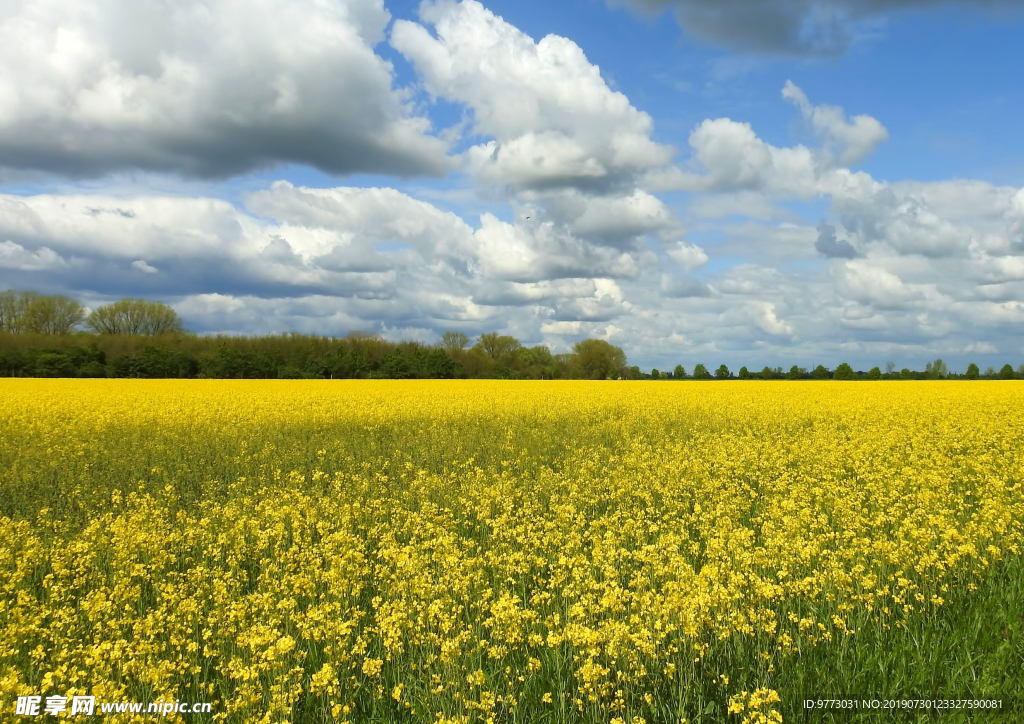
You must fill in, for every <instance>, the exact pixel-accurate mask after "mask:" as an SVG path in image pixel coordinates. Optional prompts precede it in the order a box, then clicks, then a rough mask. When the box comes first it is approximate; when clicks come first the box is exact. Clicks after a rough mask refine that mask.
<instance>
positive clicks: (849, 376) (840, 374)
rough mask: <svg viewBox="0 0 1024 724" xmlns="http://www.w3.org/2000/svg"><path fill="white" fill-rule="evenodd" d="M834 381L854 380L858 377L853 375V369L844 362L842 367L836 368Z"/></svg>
mask: <svg viewBox="0 0 1024 724" xmlns="http://www.w3.org/2000/svg"><path fill="white" fill-rule="evenodd" d="M832 379H834V380H853V379H856V376H855V375H854V373H853V367H850V365H848V364H846V363H845V362H843V363H842V364H841V365H839V366H838V367H836V372H835V374H834V375H832Z"/></svg>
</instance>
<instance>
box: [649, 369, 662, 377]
mask: <svg viewBox="0 0 1024 724" xmlns="http://www.w3.org/2000/svg"><path fill="white" fill-rule="evenodd" d="M651 379H652V380H660V379H661V373H660V372H658V368H657V367H655V368H654V369H652V370H651Z"/></svg>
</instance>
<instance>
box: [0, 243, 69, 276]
mask: <svg viewBox="0 0 1024 724" xmlns="http://www.w3.org/2000/svg"><path fill="white" fill-rule="evenodd" d="M66 266H68V263H67V261H65V260H64V259H63V258H62V257H61V255H60V254H58V253H56V252H55V251H54V250H53V249H50V248H48V247H45V246H41V247H39V248H38V249H34V250H29V249H26V248H25V247H23V246H22V245H21V244H15V243H14V242H13V241H0V269H12V270H14V271H47V270H53V269H59V268H62V267H66Z"/></svg>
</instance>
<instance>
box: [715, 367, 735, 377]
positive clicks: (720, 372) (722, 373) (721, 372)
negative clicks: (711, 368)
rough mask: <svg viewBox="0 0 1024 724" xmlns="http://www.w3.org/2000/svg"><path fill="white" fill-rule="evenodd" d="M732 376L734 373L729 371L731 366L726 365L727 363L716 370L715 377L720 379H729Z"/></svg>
mask: <svg viewBox="0 0 1024 724" xmlns="http://www.w3.org/2000/svg"><path fill="white" fill-rule="evenodd" d="M731 376H732V373H731V372H729V368H728V367H726V366H725V365H721V366H720V367H719V368H718V369H717V370H715V377H717V378H718V379H720V380H727V379H729V377H731Z"/></svg>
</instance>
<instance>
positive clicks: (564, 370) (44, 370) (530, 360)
mask: <svg viewBox="0 0 1024 724" xmlns="http://www.w3.org/2000/svg"><path fill="white" fill-rule="evenodd" d="M79 327H85V329H84V330H78V329H76V328H79ZM470 342H471V340H470V338H469V337H468V336H466V335H465V334H462V333H461V332H447V333H445V334H444V335H443V336H442V337H441V339H440V340H439V341H438V342H437V343H436V344H421V343H418V342H391V341H388V340H385V339H383V338H381V337H380V336H378V335H374V334H366V333H363V332H358V331H356V332H351V333H349V334H348V335H347V336H346V337H343V338H335V337H320V336H315V335H302V334H284V335H267V336H261V337H246V336H228V335H216V336H200V335H197V334H194V333H192V332H189V331H186V330H185V329H184V327H183V325H182V321H181V319H180V318H179V317H178V315H177V313H176V312H175V311H174V310H173V309H172V308H171V307H169V306H167V305H166V304H163V303H161V302H149V301H145V300H142V299H122V300H120V301H118V302H114V303H113V304H108V305H105V306H102V307H99V308H98V309H95V310H92V311H91V312H87V310H86V309H85V308H84V307H83V306H82V305H81V304H79V303H78V302H77V301H75V300H73V299H69V298H67V297H64V296H59V295H58V296H44V295H40V294H36V293H33V292H14V291H6V292H2V293H0V376H7V377H137V378H154V379H155V378H200V377H202V378H230V379H279V378H281V379H345V378H350V379H454V378H485V379H486V378H490V379H606V378H608V377H610V376H618V375H620V374H621V371H622V370H623V369H625V368H626V355H625V354H624V353H623V351H622V350H621V349H620V348H618V347H615V346H613V345H611V344H609V343H608V342H606V341H604V340H596V339H588V340H583V341H582V342H579V343H578V344H576V345H575V347H574V348H573V351H572V352H569V353H566V354H553V353H552V352H551V350H550V349H549V348H548V347H546V346H543V345H538V346H534V347H527V346H524V345H522V344H521V343H520V342H519V340H517V339H515V338H514V337H510V336H504V335H500V334H498V333H496V332H492V333H488V334H482V335H480V337H479V338H478V339H477V341H476V343H475V344H472V345H471V344H470Z"/></svg>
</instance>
